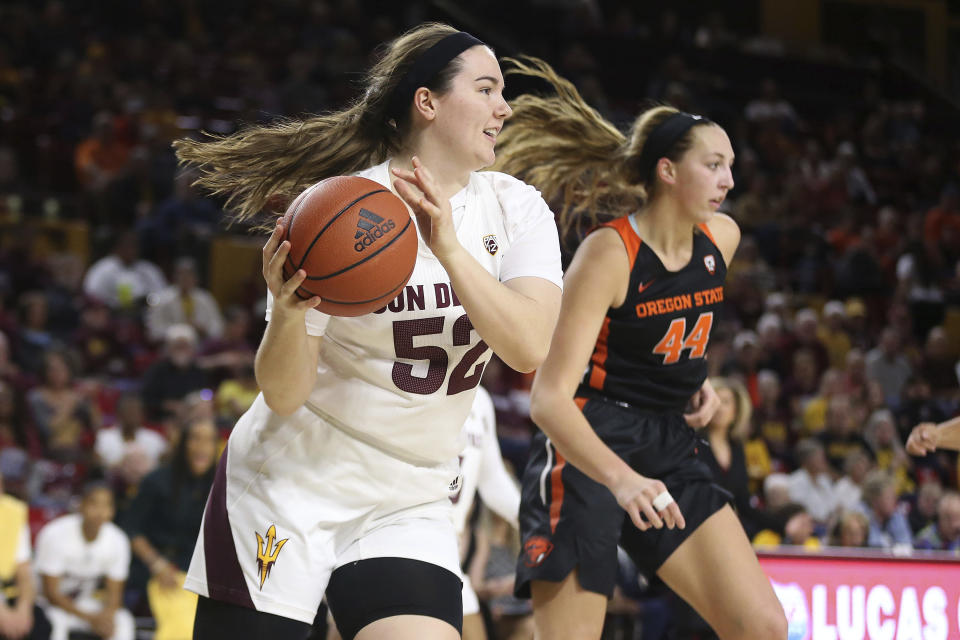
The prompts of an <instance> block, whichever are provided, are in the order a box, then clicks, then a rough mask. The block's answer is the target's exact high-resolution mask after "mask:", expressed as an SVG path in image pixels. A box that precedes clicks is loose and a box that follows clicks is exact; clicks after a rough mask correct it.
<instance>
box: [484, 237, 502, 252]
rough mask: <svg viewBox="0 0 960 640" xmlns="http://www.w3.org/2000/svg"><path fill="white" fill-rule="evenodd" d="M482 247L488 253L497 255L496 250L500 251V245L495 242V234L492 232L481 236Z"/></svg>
mask: <svg viewBox="0 0 960 640" xmlns="http://www.w3.org/2000/svg"><path fill="white" fill-rule="evenodd" d="M483 248H484V249H486V250H487V253H489V254H490V255H492V256H495V255H497V251H500V245H499V244H497V236H495V235H494V234H492V233H491V234H490V235H488V236H483Z"/></svg>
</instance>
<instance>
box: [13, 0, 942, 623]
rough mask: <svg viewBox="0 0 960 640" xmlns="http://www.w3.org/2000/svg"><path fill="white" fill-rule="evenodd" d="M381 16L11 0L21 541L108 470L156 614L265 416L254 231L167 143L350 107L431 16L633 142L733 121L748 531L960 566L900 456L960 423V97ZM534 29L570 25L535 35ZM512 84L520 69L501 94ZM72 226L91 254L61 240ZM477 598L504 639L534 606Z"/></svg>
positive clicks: (738, 449)
mask: <svg viewBox="0 0 960 640" xmlns="http://www.w3.org/2000/svg"><path fill="white" fill-rule="evenodd" d="M379 4H380V3H366V2H362V1H361V0H278V1H276V2H271V3H264V2H257V1H255V0H237V1H236V2H233V3H231V5H230V10H229V11H222V7H221V6H220V5H219V3H201V2H189V1H186V0H185V1H183V2H160V1H155V0H144V1H143V2H138V3H126V2H119V1H108V2H100V3H96V6H88V5H87V3H83V4H76V3H67V2H60V1H56V0H52V1H47V2H25V1H17V0H15V1H13V2H5V3H4V4H3V6H2V7H0V234H2V235H0V473H2V478H3V486H4V489H5V490H6V492H8V493H9V494H11V495H13V496H16V497H18V498H19V499H21V500H23V501H25V502H26V503H27V504H28V505H29V524H30V528H31V533H32V534H33V535H34V536H36V534H37V533H38V532H39V531H40V529H41V528H42V527H43V526H44V524H45V523H47V522H49V521H50V520H51V519H53V518H55V517H57V516H59V515H62V514H65V513H68V512H69V511H71V510H73V509H75V508H76V507H77V505H78V502H79V496H80V494H81V492H82V488H83V487H84V485H85V484H86V483H87V482H89V481H91V480H97V481H102V482H104V483H106V485H107V486H108V487H109V488H110V490H111V491H112V493H113V496H114V500H115V505H116V518H115V521H116V523H117V524H118V525H119V526H120V527H121V528H122V530H123V531H124V532H125V534H126V536H128V538H129V539H130V540H131V541H132V542H133V547H132V548H133V554H132V558H133V559H132V565H131V570H130V575H129V578H128V580H127V582H126V586H125V589H126V596H125V602H126V605H127V606H128V607H130V608H132V609H133V610H134V612H135V613H137V614H138V615H149V611H148V610H145V604H144V602H145V600H144V593H145V589H146V583H147V580H148V578H149V577H150V575H151V574H153V575H158V574H162V573H163V572H166V571H168V570H170V569H171V566H172V567H179V568H180V569H185V568H186V565H187V563H188V562H189V558H190V554H191V552H192V548H193V543H194V540H195V538H196V533H197V530H198V527H199V523H200V514H201V513H202V509H203V504H204V502H205V500H206V493H207V491H208V488H209V485H210V482H212V469H213V467H214V465H215V462H216V459H217V455H218V453H219V451H220V450H221V449H222V447H223V444H224V442H225V440H226V438H227V437H228V436H229V433H230V429H231V426H232V425H233V424H234V422H235V420H236V419H237V417H238V416H239V415H240V414H241V413H242V412H243V411H244V410H245V409H246V408H247V407H248V406H249V405H250V403H251V402H252V401H253V399H254V398H255V397H256V394H257V386H256V381H255V379H254V377H253V357H254V353H255V350H256V346H257V344H258V341H259V337H260V335H261V333H262V331H263V327H264V319H263V318H264V312H263V310H264V309H263V308H264V302H265V301H264V291H265V287H264V285H263V283H262V281H259V280H257V279H256V276H257V275H258V274H257V273H256V272H254V273H253V274H252V276H251V278H250V280H249V286H246V287H245V289H244V291H243V293H242V294H241V295H233V296H230V298H229V299H223V298H222V297H221V299H218V298H217V297H216V296H214V295H212V294H211V293H210V291H209V285H208V276H209V273H210V271H211V269H212V265H211V252H210V246H211V242H212V241H213V240H214V239H216V238H224V237H232V236H236V237H243V238H249V237H250V234H251V232H250V230H248V229H246V228H237V227H236V226H232V227H228V225H227V224H226V223H227V216H226V215H225V214H224V212H223V211H222V208H221V205H222V202H220V201H218V200H217V199H215V198H210V197H207V196H206V195H205V194H202V193H198V192H196V191H195V190H194V189H193V188H192V187H191V185H190V183H191V180H192V179H193V177H195V176H194V175H193V174H191V173H190V172H189V171H186V172H179V171H178V168H177V165H176V160H175V157H174V155H173V153H172V150H171V146H170V143H171V141H172V140H174V139H176V138H179V137H182V136H197V135H200V131H206V132H210V133H214V134H228V133H231V132H233V131H235V130H236V129H237V127H238V126H240V125H241V124H242V123H253V122H265V121H269V120H271V119H274V118H276V117H279V116H290V117H295V116H297V115H298V114H303V113H312V112H320V111H324V110H327V109H332V108H336V107H338V106H340V105H343V104H344V103H345V101H347V100H349V99H350V98H351V97H352V96H353V95H354V91H355V89H356V86H357V85H356V84H355V83H354V81H355V80H357V79H358V78H359V75H358V73H359V72H360V71H362V70H363V69H364V68H365V67H366V66H367V65H368V63H369V62H370V60H371V59H372V53H371V52H373V51H375V48H376V45H377V44H378V43H382V42H384V41H386V40H389V39H391V38H393V37H394V36H396V35H398V34H399V33H400V32H402V31H403V30H404V29H406V28H408V27H409V26H412V25H413V24H416V23H417V22H420V21H422V20H425V19H442V20H446V21H450V22H452V23H454V24H458V25H459V26H461V27H463V28H465V29H468V30H471V31H474V32H475V33H476V34H477V35H478V36H479V37H481V38H482V39H485V40H487V41H488V42H490V43H491V44H493V46H494V47H495V48H497V52H498V53H499V54H501V55H513V54H517V53H532V54H535V55H538V56H541V57H543V58H545V59H546V60H548V61H549V62H550V63H551V64H553V65H554V66H555V67H556V68H557V69H558V71H560V73H561V74H563V75H565V76H567V77H569V78H570V79H571V80H573V81H574V82H575V83H576V84H577V86H578V88H579V89H580V91H581V92H582V93H583V94H584V96H585V97H586V99H587V100H588V102H590V103H591V104H593V105H595V106H596V107H597V108H598V109H599V110H600V111H601V112H602V113H603V114H604V115H605V116H607V117H608V118H609V119H610V120H611V121H613V122H614V123H616V124H618V125H620V126H626V125H629V123H630V121H631V119H632V117H633V116H634V115H635V114H636V113H638V112H639V110H640V109H641V108H642V107H643V106H644V105H645V104H647V102H646V101H647V100H657V101H663V102H667V103H670V104H673V105H675V106H677V107H679V108H681V109H684V110H688V111H691V112H696V113H703V114H705V115H708V116H710V117H711V118H713V119H714V120H716V121H718V122H720V123H721V124H722V125H724V126H725V127H726V129H727V130H728V131H729V132H730V135H731V139H732V141H733V144H734V147H735V151H736V156H737V159H736V164H735V166H734V172H735V180H736V188H735V189H734V190H733V191H732V192H731V193H730V197H729V199H728V201H727V202H726V203H725V204H724V205H723V210H724V211H727V212H728V213H730V214H731V215H732V216H733V217H734V218H735V219H736V220H737V222H738V223H739V224H740V226H741V228H742V230H743V240H742V242H741V245H740V248H739V251H738V252H737V255H736V259H735V260H734V261H733V263H732V265H730V268H729V275H728V279H727V286H726V290H725V299H726V308H725V312H724V316H723V318H722V321H721V322H720V323H719V324H717V325H715V327H716V328H715V330H714V336H713V338H712V340H711V344H710V348H709V356H708V362H709V367H710V374H711V376H712V379H713V380H714V384H715V386H716V387H717V388H718V389H719V390H720V393H721V398H722V399H723V400H724V405H723V408H722V409H721V410H720V411H719V412H718V414H717V416H716V417H715V419H714V420H713V422H712V423H711V424H710V426H709V427H708V428H706V429H705V430H704V433H703V437H704V439H705V440H707V441H708V442H710V443H711V445H712V446H711V447H710V450H711V451H713V457H714V458H715V462H716V465H715V466H716V472H717V477H718V481H719V482H721V483H722V484H724V485H725V486H727V487H728V488H729V489H730V490H731V491H732V492H733V493H734V495H735V496H736V500H737V507H738V512H739V514H740V515H741V517H742V519H743V523H744V526H745V528H746V530H747V532H748V534H749V535H750V536H751V537H752V538H753V539H754V540H755V543H756V544H757V545H758V546H770V545H780V544H790V545H802V546H805V547H807V548H816V547H822V546H827V545H830V546H845V547H878V548H888V549H897V550H908V549H911V548H914V549H940V550H950V551H954V552H958V551H960V495H958V494H957V493H956V492H957V487H958V484H957V481H958V473H957V471H958V470H957V460H956V455H955V454H950V453H936V454H931V455H928V456H926V457H924V458H922V459H921V458H912V457H910V456H909V455H907V454H906V452H905V451H904V448H903V446H902V443H903V442H904V441H905V438H906V434H907V433H908V432H909V430H910V428H911V427H913V426H914V425H916V424H918V423H919V422H923V421H934V422H936V421H940V420H943V419H946V418H949V417H952V416H954V415H955V414H956V413H958V407H960V393H958V388H960V384H958V355H960V143H958V139H960V138H958V137H957V136H955V135H951V134H952V133H955V131H956V129H955V127H956V125H952V126H953V127H954V129H952V130H951V129H950V125H945V124H944V123H950V122H955V121H956V115H957V114H956V108H955V106H951V105H950V104H949V103H947V102H945V101H944V100H942V99H941V98H938V97H936V96H933V97H931V94H930V93H929V92H928V91H925V90H924V88H923V87H922V86H919V85H918V86H916V87H913V88H911V87H910V86H909V84H906V85H905V84H904V82H903V80H902V78H900V79H891V78H890V77H889V76H888V75H885V74H884V73H883V71H882V69H880V68H878V67H877V65H875V64H872V63H870V61H864V60H863V59H860V58H858V57H856V56H853V55H846V56H845V55H844V54H843V53H842V52H829V51H828V52H826V53H825V52H823V51H820V52H817V55H816V56H807V57H804V56H803V55H800V54H802V53H803V52H800V54H797V55H788V53H789V52H785V51H784V49H783V47H782V46H778V43H777V42H776V41H771V40H770V39H769V38H764V37H760V36H757V35H756V33H755V31H751V27H750V25H749V24H748V25H744V24H740V23H737V24H728V20H727V18H728V17H729V16H727V15H725V14H724V13H722V12H720V11H716V10H714V11H706V12H694V13H692V14H690V13H687V14H684V13H682V12H680V10H679V9H662V8H657V9H656V10H655V11H654V10H653V9H651V8H649V7H645V8H644V9H642V10H641V9H634V8H633V3H626V2H624V3H608V2H571V3H548V2H540V3H538V2H530V3H520V6H519V7H515V9H516V11H515V12H514V14H513V15H514V17H515V18H516V19H517V21H516V22H514V21H512V20H511V21H510V22H509V23H508V26H503V25H502V24H501V21H500V20H499V19H498V20H494V19H492V18H490V16H489V15H487V16H482V17H475V16H471V15H470V14H467V13H462V12H461V11H460V10H453V9H450V8H449V7H447V5H445V4H444V3H435V4H434V3H427V2H407V3H396V5H397V6H392V7H381V6H379ZM513 4H515V5H516V4H517V3H513ZM693 4H696V3H693ZM373 5H376V7H375V8H374V6H373ZM400 5H402V6H400ZM494 5H497V3H494ZM498 6H499V5H498ZM448 10H449V12H447V11H448ZM524 11H526V12H527V13H528V14H529V16H530V17H536V18H537V20H536V21H534V22H530V21H526V22H525V24H528V25H529V24H541V26H542V25H546V24H547V23H548V21H552V22H550V24H557V25H560V26H559V27H558V28H557V29H556V30H553V31H551V32H545V31H541V30H535V29H533V28H531V29H532V31H533V32H532V33H531V34H530V35H529V37H528V36H527V35H526V34H525V32H524V27H523V26H516V25H517V24H518V23H519V22H520V18H522V17H523V15H524ZM741 22H742V20H741ZM510 25H513V26H510ZM754 28H755V25H754ZM782 67H783V68H789V69H791V71H792V72H791V73H789V74H783V73H780V72H779V71H778V69H780V68H782ZM758 69H759V70H761V71H760V72H759V73H758V71H757V70H758ZM825 83H826V86H829V87H830V91H828V92H825V91H824V90H823V87H824V85H825ZM525 88H527V87H525V85H524V84H523V83H522V82H521V81H519V80H516V81H514V80H511V78H510V77H508V94H510V92H511V90H512V91H513V94H514V95H515V92H516V91H517V90H518V89H525ZM533 88H536V87H533ZM508 126H509V125H508ZM77 222H79V223H82V224H85V225H86V229H87V235H86V236H85V237H87V238H88V239H89V245H88V246H87V247H86V248H85V249H86V251H84V252H79V253H78V252H76V251H72V250H71V248H70V246H69V243H68V242H66V241H65V240H64V237H65V236H64V235H63V234H59V235H58V232H57V228H58V227H57V225H59V224H67V223H77ZM51 230H52V231H51ZM484 384H485V386H486V387H487V388H488V389H489V390H490V392H491V393H492V394H493V397H494V399H495V402H496V406H497V410H498V420H499V436H500V440H501V449H502V451H503V453H504V456H505V458H506V459H507V460H508V461H509V462H510V463H511V465H512V468H513V469H514V470H517V471H519V470H520V469H522V467H523V464H524V462H525V459H526V455H527V447H528V444H529V439H530V436H531V434H532V432H533V430H534V429H535V426H534V425H533V424H532V423H531V422H530V420H529V417H528V415H527V397H528V389H529V384H530V378H529V376H522V375H520V374H516V373H514V372H512V371H511V370H509V369H507V368H506V367H505V366H503V365H502V364H500V363H499V362H497V361H496V360H494V361H492V362H491V363H490V364H489V365H488V368H487V372H486V374H485V377H484ZM171 496H173V497H174V499H173V502H172V503H171V502H170V500H171ZM476 523H477V524H476V526H477V527H485V528H486V529H488V531H486V532H485V533H486V534H487V535H488V537H489V534H491V532H492V533H493V538H492V539H493V540H494V541H495V542H497V543H498V544H501V545H503V546H505V547H507V548H510V547H511V545H515V544H516V541H515V540H513V539H512V538H511V536H510V535H507V534H503V533H502V532H501V531H500V528H498V523H497V522H496V520H495V519H491V518H489V517H485V516H483V515H482V514H481V515H478V517H477V518H476ZM138 539H139V540H140V542H139V543H138ZM144 539H145V540H147V541H148V543H149V545H148V546H147V547H144V546H143V543H142V541H143V540H144ZM154 552H157V553H159V554H161V555H162V557H163V558H165V559H166V560H167V561H168V562H169V565H171V566H167V565H166V564H161V563H157V562H155V561H153V560H155V558H154V555H153V553H154ZM501 569H502V568H501ZM625 571H627V573H629V570H628V569H625ZM501 573H502V571H501ZM494 577H496V576H494ZM501 577H502V576H501ZM491 584H493V583H491ZM498 584H499V583H498ZM624 584H625V585H626V586H625V593H626V595H625V596H624V597H625V600H624V602H627V604H623V606H622V608H621V609H620V610H621V611H627V612H630V611H635V609H632V608H631V607H632V606H633V605H630V604H629V602H628V601H629V600H630V597H632V595H636V596H637V597H642V594H640V593H636V594H635V593H634V592H635V591H636V585H637V582H636V580H635V579H634V580H627V581H625V583H624ZM475 586H477V587H478V591H480V593H481V595H484V594H486V596H487V602H488V605H489V606H488V611H493V615H492V618H491V619H492V620H494V624H498V623H499V622H498V621H503V620H509V619H510V618H511V616H514V617H515V616H519V615H523V613H524V610H523V607H522V604H520V605H518V604H517V603H516V602H514V601H512V600H510V599H509V598H505V597H504V594H505V593H506V591H504V590H503V589H500V592H497V591H496V589H492V588H491V589H492V590H488V591H484V585H482V584H481V585H475ZM497 607H500V608H499V609H498V608H497ZM612 611H614V612H616V611H618V609H617V607H614V608H613V609H612ZM504 624H506V623H504ZM503 637H506V636H503ZM650 637H653V636H650Z"/></svg>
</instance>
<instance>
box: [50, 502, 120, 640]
mask: <svg viewBox="0 0 960 640" xmlns="http://www.w3.org/2000/svg"><path fill="white" fill-rule="evenodd" d="M113 516H114V505H113V492H112V491H111V490H110V489H109V487H107V486H106V485H100V484H92V485H89V486H88V487H87V488H86V489H85V491H84V493H83V500H82V502H81V503H80V513H71V514H68V515H65V516H60V517H59V518H56V519H54V520H51V521H50V522H48V523H47V524H46V525H45V526H44V527H43V528H42V529H41V530H40V533H39V534H37V549H36V568H37V573H38V574H39V575H40V582H41V585H42V589H41V598H40V604H41V606H42V607H43V610H44V612H45V613H46V614H47V619H48V620H49V621H50V626H51V627H52V629H53V630H52V633H51V634H50V638H51V640H67V638H68V637H69V636H70V633H71V632H73V631H81V632H86V633H88V634H89V633H93V634H94V635H96V636H99V637H100V638H103V640H133V636H134V622H133V616H132V615H131V614H130V612H129V611H127V610H126V609H124V608H122V606H121V603H122V598H123V585H124V583H125V582H126V580H127V572H128V570H129V567H130V541H129V539H128V538H127V534H125V533H124V532H123V530H122V529H121V528H120V527H118V526H117V525H115V524H113V522H111V520H113Z"/></svg>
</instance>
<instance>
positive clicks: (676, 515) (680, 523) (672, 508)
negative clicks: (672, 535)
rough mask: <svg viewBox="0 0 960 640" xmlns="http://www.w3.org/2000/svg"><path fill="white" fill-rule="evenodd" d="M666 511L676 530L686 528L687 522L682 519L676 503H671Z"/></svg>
mask: <svg viewBox="0 0 960 640" xmlns="http://www.w3.org/2000/svg"><path fill="white" fill-rule="evenodd" d="M666 511H667V512H669V513H670V516H671V517H672V518H673V523H674V524H675V525H676V526H677V528H678V529H685V528H686V527H687V521H686V520H684V519H683V514H682V513H680V505H678V504H677V503H676V502H671V503H670V505H669V506H668V507H667V508H666Z"/></svg>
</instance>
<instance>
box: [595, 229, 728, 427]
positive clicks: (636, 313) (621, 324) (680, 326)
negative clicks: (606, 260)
mask: <svg viewBox="0 0 960 640" xmlns="http://www.w3.org/2000/svg"><path fill="white" fill-rule="evenodd" d="M631 222H632V220H631V218H630V217H629V216H627V217H624V218H619V219H617V220H613V221H612V222H609V223H606V224H604V225H603V226H608V227H611V228H613V229H615V230H616V231H617V233H619V234H620V238H621V239H622V240H623V243H624V246H625V247H626V250H627V255H628V257H629V259H630V285H629V289H628V290H627V297H626V299H625V300H624V303H623V304H622V305H621V306H620V307H618V308H616V309H613V308H611V309H609V310H608V311H607V317H606V318H605V319H604V321H603V326H602V327H601V329H600V334H599V335H598V336H597V344H596V346H595V347H594V350H593V355H592V356H591V358H590V364H589V366H588V367H587V370H586V373H585V374H584V377H583V380H582V382H581V385H580V389H579V391H578V394H577V395H581V396H587V397H590V396H591V395H595V394H596V393H598V392H600V393H601V394H602V395H604V396H607V397H609V398H611V399H613V400H619V401H622V402H627V403H629V404H631V405H633V406H636V407H638V408H641V409H649V410H652V411H683V410H684V408H685V407H686V404H687V401H688V400H689V399H690V397H691V396H692V395H693V394H694V393H696V391H697V390H698V389H699V388H700V386H701V385H702V384H703V381H704V379H705V378H706V375H707V364H706V360H705V356H706V353H707V344H708V343H709V341H710V331H711V329H712V328H713V323H714V321H715V320H718V319H719V313H720V307H721V305H722V303H723V281H724V278H725V277H726V274H727V265H726V263H724V261H723V256H722V255H721V254H720V249H718V248H717V246H716V244H714V242H713V240H712V237H711V235H710V232H709V230H708V229H707V226H706V225H705V224H702V225H699V231H700V232H695V233H694V234H693V255H692V256H691V258H690V262H689V263H687V265H686V266H685V267H683V268H682V269H680V270H679V271H668V270H667V269H666V268H665V267H664V266H663V263H662V262H661V261H660V258H659V257H658V256H657V255H656V253H654V251H653V250H652V249H651V248H650V247H649V246H646V245H644V243H643V240H642V239H641V238H640V236H639V235H638V233H637V230H636V228H635V227H634V226H633V224H632V223H631Z"/></svg>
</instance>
